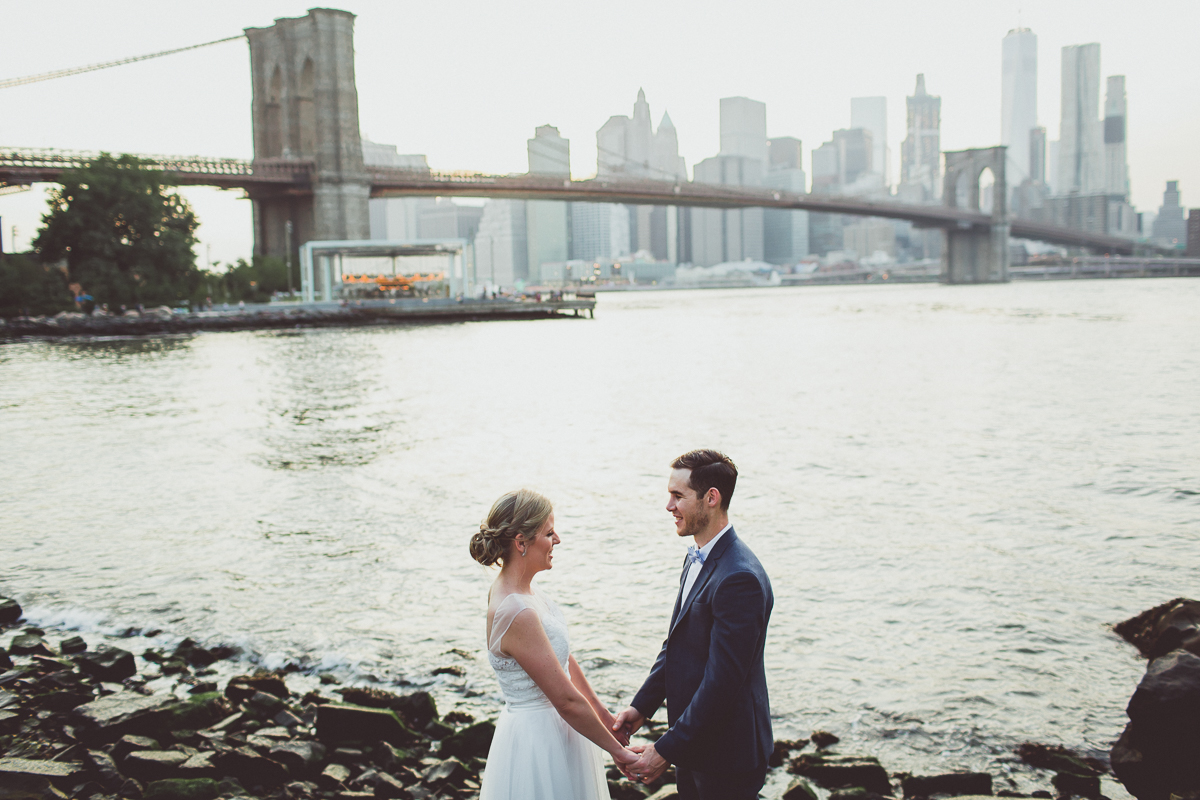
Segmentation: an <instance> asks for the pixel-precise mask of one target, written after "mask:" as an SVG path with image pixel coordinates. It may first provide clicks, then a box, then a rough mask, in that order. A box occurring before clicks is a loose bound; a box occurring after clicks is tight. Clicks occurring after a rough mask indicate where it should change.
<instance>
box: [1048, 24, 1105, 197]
mask: <svg viewBox="0 0 1200 800" xmlns="http://www.w3.org/2000/svg"><path fill="white" fill-rule="evenodd" d="M1102 140H1103V136H1102V134H1101V125H1100V45H1099V44H1095V43H1092V44H1076V45H1069V46H1067V47H1064V48H1063V49H1062V121H1061V123H1060V124H1059V140H1058V141H1059V145H1058V180H1057V181H1055V186H1054V188H1055V191H1056V193H1057V194H1070V193H1071V192H1079V193H1080V194H1092V193H1095V192H1100V191H1103V190H1104V148H1103V144H1102Z"/></svg>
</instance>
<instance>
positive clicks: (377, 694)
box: [336, 686, 438, 730]
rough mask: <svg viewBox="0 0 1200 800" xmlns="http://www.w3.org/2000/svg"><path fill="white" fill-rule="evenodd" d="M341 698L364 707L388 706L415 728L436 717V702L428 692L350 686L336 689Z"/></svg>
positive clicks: (418, 728)
mask: <svg viewBox="0 0 1200 800" xmlns="http://www.w3.org/2000/svg"><path fill="white" fill-rule="evenodd" d="M336 691H337V693H338V694H340V695H341V696H342V700H343V701H345V702H346V703H350V704H353V705H357V706H364V707H366V708H388V709H391V710H392V711H395V712H396V713H397V714H399V715H400V717H401V718H402V719H403V720H404V722H405V724H407V725H408V726H409V727H411V728H414V729H416V730H421V729H423V728H424V727H425V726H426V725H428V724H429V723H430V722H432V721H433V720H435V719H437V717H438V713H437V703H436V702H434V699H433V695H431V694H430V693H429V692H413V693H412V694H405V695H400V694H395V693H393V692H388V691H385V690H383V689H375V688H372V687H361V686H351V687H347V688H344V689H337V690H336Z"/></svg>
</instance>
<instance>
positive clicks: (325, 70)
mask: <svg viewBox="0 0 1200 800" xmlns="http://www.w3.org/2000/svg"><path fill="white" fill-rule="evenodd" d="M245 33H246V38H247V39H248V40H249V41H250V77H251V84H252V87H253V101H252V104H251V118H252V120H253V123H254V160H255V161H274V160H295V161H307V162H310V163H312V165H313V173H312V191H311V194H310V193H309V192H308V191H303V192H297V191H296V190H295V188H294V187H289V188H288V189H280V190H278V191H271V190H256V191H255V192H253V193H252V194H251V199H252V200H253V201H254V252H255V253H256V254H262V255H271V256H279V257H282V256H283V255H284V253H285V250H286V240H287V234H286V229H287V223H288V222H289V221H290V222H291V223H292V237H291V241H292V263H297V257H296V256H297V254H296V251H297V250H298V249H299V246H300V245H301V244H303V243H304V242H307V241H309V240H313V239H316V240H329V239H366V238H368V237H369V236H370V222H369V219H370V218H369V215H368V211H367V200H368V199H369V197H370V193H371V184H370V178H369V176H368V175H367V174H366V171H365V170H364V168H363V159H362V141H361V138H360V134H359V129H358V89H357V88H356V87H355V83H354V15H353V14H351V13H350V12H348V11H339V10H336V9H329V8H314V9H311V10H310V11H309V12H308V15H307V16H304V17H296V18H283V19H277V20H275V24H274V25H272V26H271V27H269V28H247V29H246V31H245Z"/></svg>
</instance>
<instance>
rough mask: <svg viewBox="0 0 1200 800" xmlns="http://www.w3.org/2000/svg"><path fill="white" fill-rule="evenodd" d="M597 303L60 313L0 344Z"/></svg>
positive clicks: (447, 318)
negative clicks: (30, 340) (30, 339)
mask: <svg viewBox="0 0 1200 800" xmlns="http://www.w3.org/2000/svg"><path fill="white" fill-rule="evenodd" d="M594 308H595V300H594V299H583V300H565V301H539V302H532V301H530V302H521V301H517V300H512V299H497V300H467V301H462V302H460V301H456V300H447V299H435V300H426V301H413V300H404V301H398V302H396V303H395V304H390V303H379V302H373V303H370V304H363V303H345V304H339V303H319V304H311V305H304V306H302V305H299V304H294V305H287V304H284V305H280V306H278V307H275V306H263V307H259V308H248V309H228V310H221V311H202V312H197V313H186V312H184V313H175V312H172V311H171V309H169V308H167V307H165V306H164V307H162V308H157V309H148V310H146V311H145V312H138V311H129V312H126V313H125V314H123V315H118V316H113V315H108V314H100V313H95V314H81V313H74V312H62V313H60V314H56V315H54V316H52V317H15V318H13V319H9V320H4V319H0V342H6V341H15V340H20V339H25V338H51V339H61V338H64V337H102V336H147V335H163V334H176V335H178V334H190V333H199V332H202V331H251V330H278V329H284V328H337V327H356V326H366V325H398V324H406V323H430V322H470V321H481V320H514V319H550V318H558V317H577V316H580V315H581V313H583V314H588V315H590V314H591V313H592V312H593V309H594Z"/></svg>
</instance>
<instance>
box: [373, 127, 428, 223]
mask: <svg viewBox="0 0 1200 800" xmlns="http://www.w3.org/2000/svg"><path fill="white" fill-rule="evenodd" d="M362 151H363V164H364V165H365V166H368V167H397V168H400V169H411V170H415V171H417V172H426V173H427V172H429V162H428V161H426V160H425V156H423V155H405V154H401V153H397V152H396V145H394V144H380V143H379V142H372V141H368V140H367V139H363V140H362ZM434 204H435V202H434V199H433V198H432V197H376V198H372V199H371V200H369V201H367V218H368V220H369V226H370V232H371V238H372V239H380V240H392V241H399V240H406V239H417V238H420V236H421V232H420V219H421V214H422V213H423V212H424V211H426V210H427V209H431V208H433V206H434Z"/></svg>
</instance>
